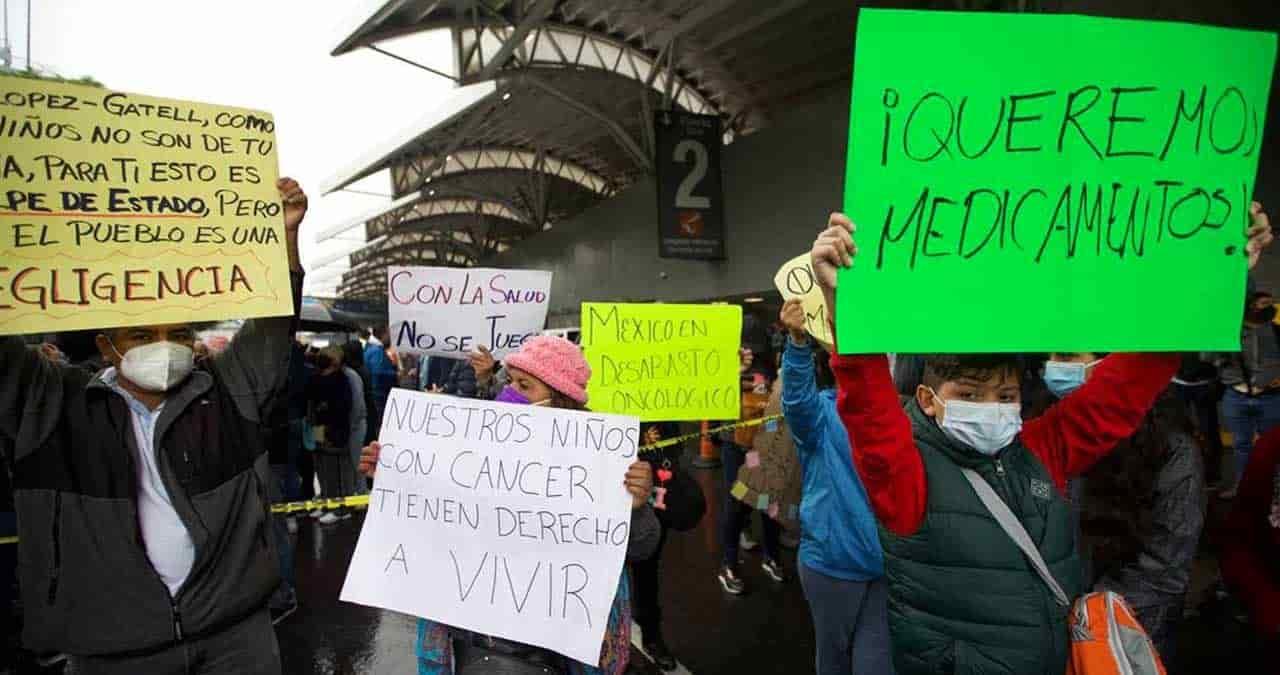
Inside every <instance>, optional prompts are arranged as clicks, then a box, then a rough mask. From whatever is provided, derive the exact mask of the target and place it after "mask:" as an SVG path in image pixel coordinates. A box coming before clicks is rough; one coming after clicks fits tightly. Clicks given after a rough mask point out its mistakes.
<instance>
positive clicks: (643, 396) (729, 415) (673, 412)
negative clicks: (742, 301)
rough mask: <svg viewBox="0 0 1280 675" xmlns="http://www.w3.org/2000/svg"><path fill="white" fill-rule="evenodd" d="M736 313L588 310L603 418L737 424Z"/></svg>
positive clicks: (589, 347)
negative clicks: (619, 417)
mask: <svg viewBox="0 0 1280 675" xmlns="http://www.w3.org/2000/svg"><path fill="white" fill-rule="evenodd" d="M741 335H742V308H741V307H738V306H736V305H660V304H620V303H593V302H584V303H582V351H583V353H585V354H586V357H587V362H588V363H589V364H591V379H590V381H588V383H587V394H588V395H589V396H590V399H591V400H590V407H591V409H592V410H594V411H596V412H604V413H613V414H616V415H634V416H636V417H639V418H640V420H641V421H642V422H656V421H669V422H679V421H687V420H736V419H738V415H739V414H740V412H741V410H740V405H741V403H740V401H741V398H740V397H741V394H742V392H741V386H740V384H739V382H740V380H739V372H738V371H739V367H738V364H739V358H738V349H739V346H740V344H741V342H740V341H741Z"/></svg>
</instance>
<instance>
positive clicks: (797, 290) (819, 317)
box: [773, 253, 833, 349]
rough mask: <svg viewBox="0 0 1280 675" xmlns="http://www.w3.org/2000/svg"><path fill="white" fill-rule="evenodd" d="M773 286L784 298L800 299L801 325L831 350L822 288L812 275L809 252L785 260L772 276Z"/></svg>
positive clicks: (829, 326)
mask: <svg viewBox="0 0 1280 675" xmlns="http://www.w3.org/2000/svg"><path fill="white" fill-rule="evenodd" d="M773 285H774V286H776V287H777V288H778V292H779V293H781V294H782V297H783V299H785V300H790V299H792V298H800V302H801V304H802V305H803V306H804V327H805V330H807V331H809V334H810V335H812V336H813V337H814V339H816V340H817V341H818V342H821V343H822V344H823V345H824V346H825V347H827V348H828V349H830V347H831V345H832V344H833V342H832V340H831V323H830V321H829V320H828V319H829V317H828V315H827V303H826V301H825V300H823V298H822V289H821V288H819V287H818V283H817V281H816V280H815V279H814V277H813V267H812V264H811V263H810V261H809V254H808V253H806V254H804V255H799V256H796V257H794V258H792V259H791V260H788V261H787V262H786V263H785V264H784V265H783V266H782V269H780V270H778V273H777V274H775V275H774V276H773Z"/></svg>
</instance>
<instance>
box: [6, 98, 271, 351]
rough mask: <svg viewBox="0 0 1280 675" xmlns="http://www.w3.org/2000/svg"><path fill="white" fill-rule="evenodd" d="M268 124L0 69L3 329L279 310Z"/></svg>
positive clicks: (236, 113) (258, 117)
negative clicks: (1, 74)
mask: <svg viewBox="0 0 1280 675" xmlns="http://www.w3.org/2000/svg"><path fill="white" fill-rule="evenodd" d="M274 131H275V122H274V121H273V120H272V118H271V116H270V115H268V114H266V113H261V112H254V111H250V110H242V109H238V108H227V107H222V106H214V105H205V104H201V103H188V102H184V101H173V100H168V99H161V98H152V97H149V96H138V95H135V94H126V93H122V92H117V91H112V90H110V89H104V88H101V87H94V86H89V85H82V84H70V83H63V82H52V81H45V80H31V79H24V78H16V77H0V334H17V333H31V332H45V331H61V330H73V329H81V328H104V327H113V326H129V325H138V324H157V323H180V322H187V321H193V320H201V321H204V320H215V319H227V318H248V317H254V316H272V315H282V314H289V313H290V312H292V311H293V306H292V299H291V297H290V291H289V270H288V261H287V256H286V250H285V243H284V222H283V215H282V205H281V203H280V197H279V194H278V193H277V192H276V188H275V181H276V178H277V174H278V169H277V166H276V146H275V137H274Z"/></svg>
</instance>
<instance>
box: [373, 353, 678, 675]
mask: <svg viewBox="0 0 1280 675" xmlns="http://www.w3.org/2000/svg"><path fill="white" fill-rule="evenodd" d="M503 367H504V368H505V369H506V372H507V377H508V378H509V380H510V384H508V385H507V386H506V388H504V389H503V390H502V393H500V394H499V395H498V396H497V398H495V399H494V400H495V401H500V402H503V403H514V404H523V405H540V406H548V407H552V408H563V409H568V410H586V408H587V380H589V379H591V366H590V365H588V364H587V360H586V358H585V357H583V355H582V349H581V348H579V347H578V345H576V344H574V343H572V342H570V341H568V340H566V339H564V338H560V337H554V336H549V335H539V336H536V337H532V338H529V339H528V340H525V342H524V344H523V345H521V347H520V349H519V351H516V352H514V353H512V354H509V355H507V357H506V358H505V359H504V360H503ZM379 449H380V446H379V445H378V443H377V442H374V443H371V444H369V445H368V446H366V447H365V448H364V450H363V452H362V453H361V455H360V471H361V472H363V473H364V474H365V475H367V476H373V475H374V471H375V470H376V468H377V465H378V451H379ZM622 483H623V485H624V486H626V489H627V492H629V493H631V507H632V508H631V530H630V532H631V534H630V539H629V540H628V541H627V560H643V559H646V558H648V557H650V556H651V555H652V554H653V552H654V550H655V549H656V548H657V546H658V541H659V538H660V537H661V535H662V529H661V525H660V524H659V523H658V518H657V516H656V515H655V514H654V511H653V507H651V506H650V505H649V495H650V493H652V491H653V470H652V468H651V467H650V466H649V463H648V462H645V461H641V460H639V459H637V460H636V461H635V462H633V463H632V464H631V466H630V467H628V468H627V473H626V475H625V476H623V477H622ZM630 631H631V597H630V580H629V579H628V577H627V574H626V570H625V568H624V570H623V574H622V577H621V579H620V580H619V583H618V591H617V593H616V595H615V598H614V603H613V608H612V610H611V611H610V614H609V625H608V628H607V629H606V631H605V636H604V643H603V644H602V645H601V655H600V666H599V667H598V668H595V667H589V666H584V665H583V664H581V663H578V662H576V661H573V660H572V659H568V658H566V657H564V656H562V655H560V654H556V653H554V652H551V651H550V650H547V649H543V648H541V647H533V646H529V645H522V644H519V643H515V642H511V641H510V640H502V639H500V638H495V637H491V636H476V635H475V634H473V633H471V632H469V631H464V630H461V629H458V628H455V627H453V626H446V625H443V624H439V623H436V622H433V621H428V620H426V619H419V620H418V639H417V641H416V646H415V651H416V653H417V657H418V672H419V673H431V674H432V675H436V674H439V675H472V674H473V673H476V674H483V673H486V672H496V671H495V670H494V667H495V666H494V665H493V664H495V663H497V661H505V662H507V663H508V665H510V662H509V659H517V660H519V661H521V662H523V665H526V666H529V667H530V670H529V671H528V672H540V673H541V672H551V673H569V674H570V675H622V673H623V672H624V671H626V669H627V661H628V657H629V655H630V645H631V637H630ZM477 637H481V638H483V639H482V640H477V639H476V638H477ZM478 645H479V646H478ZM495 650H496V652H497V654H496V655H495V653H494V652H495ZM495 658H496V659H497V660H495ZM501 672H503V673H506V672H525V671H523V670H518V671H517V670H510V671H508V670H502V671H501Z"/></svg>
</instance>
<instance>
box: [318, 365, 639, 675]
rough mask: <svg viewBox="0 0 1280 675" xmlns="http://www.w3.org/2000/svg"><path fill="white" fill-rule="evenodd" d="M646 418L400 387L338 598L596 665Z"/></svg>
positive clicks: (619, 568)
mask: <svg viewBox="0 0 1280 675" xmlns="http://www.w3.org/2000/svg"><path fill="white" fill-rule="evenodd" d="M638 441H639V420H637V419H636V418H634V417H624V416H620V415H599V414H595V413H589V412H581V411H571V410H559V409H555V408H545V407H540V406H530V405H512V404H507V403H493V402H489V401H476V400H471V399H459V398H454V397H449V396H441V395H433V394H424V393H421V392H414V391H409V390H406V389H392V390H391V397H390V398H389V399H388V401H387V408H386V413H385V414H384V416H383V421H382V432H381V438H380V439H379V442H380V443H381V444H382V450H381V452H380V454H379V457H378V470H377V479H376V483H375V484H374V488H373V490H372V491H371V493H370V495H369V512H368V515H367V516H366V518H365V521H364V528H363V529H362V530H361V532H360V539H359V541H358V542H357V543H356V550H355V554H354V555H353V556H352V558H351V565H350V567H349V568H348V569H347V579H346V583H345V584H344V585H343V587H342V596H341V598H342V600H344V601H346V602H354V603H358V604H361V605H368V606H371V607H381V608H384V609H389V610H393V611H397V612H402V613H405V614H412V615H415V616H421V617H426V618H428V619H431V620H433V621H438V622H440V623H444V624H448V625H450V626H457V627H460V628H465V629H468V630H472V631H476V632H479V633H484V634H488V635H495V636H499V637H502V638H506V639H508V640H516V641H518V642H523V643H525V644H531V645H537V646H539V647H545V648H547V649H550V650H552V651H555V652H558V653H561V654H564V655H566V656H569V657H570V658H573V659H575V660H577V661H581V662H582V663H585V664H588V665H592V666H595V665H598V663H599V660H600V649H601V644H602V642H603V640H604V631H605V628H606V624H607V623H608V619H609V610H610V608H611V607H612V605H613V599H614V593H615V591H616V590H617V588H618V579H619V577H620V575H621V574H622V564H623V561H624V558H625V556H626V550H627V539H628V537H629V536H630V530H631V497H630V495H629V494H628V493H627V491H626V488H625V487H624V486H623V479H624V476H625V474H626V471H627V467H628V466H629V465H630V464H631V463H632V462H633V461H634V460H635V457H636V451H637V447H638Z"/></svg>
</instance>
